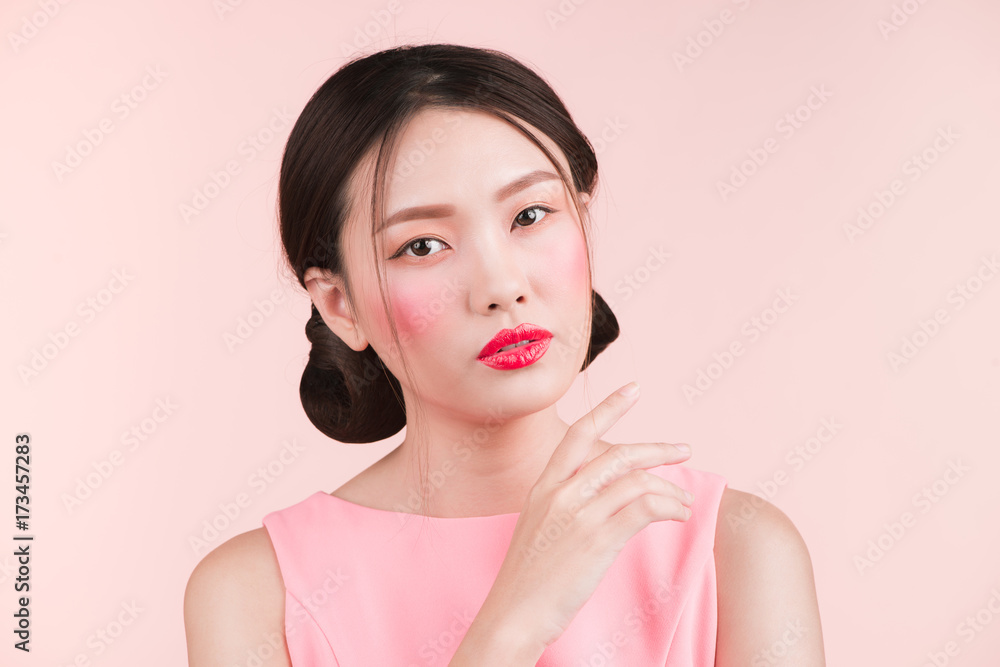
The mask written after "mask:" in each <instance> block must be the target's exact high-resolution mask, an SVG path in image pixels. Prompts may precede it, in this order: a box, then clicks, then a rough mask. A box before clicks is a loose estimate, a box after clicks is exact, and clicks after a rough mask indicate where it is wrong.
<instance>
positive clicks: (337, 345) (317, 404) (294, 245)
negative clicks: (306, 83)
mask: <svg viewBox="0 0 1000 667" xmlns="http://www.w3.org/2000/svg"><path fill="white" fill-rule="evenodd" d="M430 107H441V108H451V109H466V110H479V111H484V112H487V113H490V114H493V115H494V116H496V117H498V118H500V119H501V120H504V121H505V122H508V123H510V124H511V125H512V126H514V127H515V128H516V129H518V130H519V131H520V132H521V133H522V134H524V135H525V136H526V137H527V138H528V139H529V140H530V141H531V142H532V143H534V144H535V145H536V146H538V148H539V150H541V151H542V152H543V153H544V154H545V155H546V157H548V159H549V161H550V162H551V163H552V165H553V167H555V169H556V171H557V172H558V173H559V176H560V178H561V179H562V180H563V183H564V184H565V186H566V188H567V189H568V190H569V192H571V193H573V194H574V195H576V196H575V197H574V206H575V207H576V210H577V212H578V214H579V218H580V221H581V224H582V226H583V230H584V239H585V240H587V239H588V235H587V227H588V224H589V223H588V218H587V216H586V215H585V213H586V209H585V208H584V207H582V206H581V203H580V201H579V199H578V197H579V195H578V193H588V194H590V195H593V193H594V190H595V189H596V187H597V157H596V155H595V154H594V149H593V146H592V145H591V144H590V142H589V141H588V140H587V138H586V136H584V134H583V133H582V132H581V131H580V130H579V128H577V126H576V124H575V123H574V122H573V119H572V118H571V116H570V114H569V112H568V111H567V110H566V108H565V106H564V105H563V103H562V101H561V100H560V99H559V97H558V96H557V95H556V93H555V92H554V91H553V90H552V88H551V87H550V86H549V85H548V84H547V83H546V82H545V81H544V80H543V79H542V78H541V77H540V76H539V75H538V74H536V73H535V72H533V71H532V70H531V69H529V68H528V67H526V66H525V65H523V64H521V63H520V62H518V61H517V60H515V59H514V58H512V57H511V56H509V55H507V54H504V53H502V52H499V51H495V50H490V49H481V48H473V47H468V46H460V45H456V44H425V45H406V46H400V47H396V48H392V49H388V50H385V51H380V52H378V53H374V54H371V55H368V56H359V57H358V58H355V59H354V60H352V61H350V62H348V63H347V64H346V65H344V66H343V67H342V68H340V69H339V70H338V71H337V72H336V73H334V74H333V75H332V76H331V77H330V78H329V79H327V80H326V82H325V83H323V85H322V86H320V88H319V89H318V90H317V91H316V92H315V93H314V94H313V96H312V98H310V100H309V102H308V103H307V104H306V105H305V108H304V109H303V110H302V113H301V115H300V116H299V118H298V120H297V121H296V123H295V126H294V127H293V128H292V131H291V134H290V135H289V137H288V143H287V145H286V146H285V151H284V155H283V156H282V161H281V173H280V178H279V183H278V219H279V226H280V233H281V241H282V245H283V247H284V256H285V259H286V260H287V262H288V265H289V266H290V267H291V269H292V270H293V271H294V272H295V275H296V277H297V278H298V281H299V284H300V285H302V286H303V287H305V281H304V276H305V272H306V270H307V269H308V268H310V267H313V266H316V267H320V268H323V269H327V270H329V271H331V272H333V273H335V274H338V275H340V276H341V277H342V278H343V280H344V281H345V292H346V293H347V300H348V304H349V306H350V308H351V310H352V313H353V304H354V299H353V297H352V291H351V287H350V285H349V284H348V283H347V272H346V267H345V263H344V256H343V248H342V245H341V242H342V233H343V229H344V227H345V223H346V220H347V219H348V216H349V215H350V209H351V203H352V201H351V197H352V191H351V184H352V179H354V178H357V174H358V170H357V169H358V165H359V163H361V162H362V160H363V159H364V158H365V157H366V156H367V155H369V154H375V155H376V156H377V159H376V162H375V175H374V187H373V191H372V193H373V194H372V200H371V218H370V220H371V221H373V225H372V252H373V257H374V263H375V266H376V267H379V270H378V273H379V276H380V278H379V289H380V291H381V294H382V302H383V306H384V307H385V312H386V317H387V319H388V320H389V321H390V323H391V324H392V332H393V336H394V337H395V341H396V344H397V346H398V345H399V336H398V332H397V330H396V326H395V323H394V322H392V318H391V316H389V308H388V302H387V300H386V296H385V291H384V289H383V287H382V285H383V282H382V279H381V266H382V265H381V263H380V261H379V257H378V255H377V254H376V244H375V240H376V236H375V227H376V226H377V225H376V224H375V221H378V220H380V219H382V216H383V215H384V213H383V211H382V210H381V203H382V202H383V201H384V192H385V172H386V169H387V165H388V164H389V163H390V161H391V158H392V155H393V153H394V150H395V148H396V145H397V143H398V140H399V136H400V134H401V133H402V130H403V129H404V128H405V126H406V124H407V123H408V121H409V120H410V119H412V118H413V117H414V116H415V115H416V114H417V113H418V112H419V111H421V110H423V109H426V108H430ZM518 121H522V122H524V123H527V124H529V125H531V126H533V127H534V128H537V129H538V130H539V131H540V132H542V133H543V134H544V135H546V136H547V137H548V138H549V139H551V140H552V141H553V142H554V143H555V144H556V145H557V146H558V147H559V149H560V150H561V151H562V153H563V154H564V155H565V157H566V160H567V162H568V164H569V169H570V173H569V174H568V175H567V174H565V173H564V170H563V169H562V167H561V166H560V165H559V163H558V161H557V160H556V158H555V157H554V156H553V155H552V154H551V153H550V152H549V150H548V149H546V147H545V146H544V145H543V144H542V143H541V142H540V141H538V139H537V138H536V137H535V136H534V135H532V134H531V132H530V131H529V130H527V129H526V128H524V127H522V126H521V124H520V123H519V122H518ZM570 179H571V181H570ZM587 249H588V266H589V267H592V265H593V262H592V260H591V257H590V255H591V253H592V250H591V248H590V243H589V241H587ZM589 273H591V271H588V274H589ZM589 281H590V278H588V286H590V284H591V283H590V282H589ZM591 295H592V299H591V304H590V315H591V317H590V326H589V331H587V332H586V334H585V335H586V336H588V337H589V345H588V349H587V354H586V356H585V359H584V362H583V366H582V367H581V369H580V370H581V371H583V370H584V369H586V368H587V366H589V365H590V362H591V361H593V359H594V358H595V357H596V356H597V355H598V354H600V353H601V352H602V351H603V350H604V349H605V348H606V347H607V346H608V345H609V344H610V343H611V342H612V341H614V340H615V339H616V338H617V337H618V332H619V328H618V321H617V319H616V318H615V316H614V313H612V312H611V309H610V308H609V307H608V305H607V303H606V302H605V301H604V299H602V298H601V296H600V295H598V294H597V292H595V291H594V290H593V289H592V288H591ZM306 337H307V338H308V339H309V342H310V343H312V350H311V352H310V354H309V362H308V364H307V365H306V367H305V370H304V371H303V374H302V382H301V385H300V396H301V399H302V406H303V408H305V412H306V414H307V415H308V417H309V420H310V421H312V423H313V424H314V425H315V426H316V428H318V429H319V430H320V431H322V432H323V433H325V434H326V435H328V436H329V437H331V438H333V439H335V440H338V441H340V442H375V441H377V440H382V439H385V438H388V437H390V436H392V435H394V434H396V433H398V432H399V430H400V429H401V428H402V427H403V426H405V425H406V411H405V406H404V403H403V396H402V392H401V390H400V384H399V381H398V380H397V379H396V378H395V377H394V376H393V375H392V373H391V372H390V371H389V370H388V368H386V366H385V365H384V364H383V363H382V360H381V359H380V358H379V356H378V355H377V354H376V353H375V351H374V350H373V349H372V347H371V346H370V345H369V346H368V347H367V348H365V350H364V351H362V352H355V351H354V350H352V349H351V348H350V347H348V345H347V344H346V343H344V342H343V341H342V340H341V339H340V338H339V337H338V336H337V335H336V334H334V333H333V332H332V331H331V330H330V329H329V328H328V327H327V326H326V324H325V322H324V321H323V319H322V317H321V315H320V313H319V311H318V310H317V308H316V306H315V305H313V307H312V317H311V318H310V320H309V321H308V323H306ZM400 349H401V348H400ZM403 366H404V369H406V373H407V377H408V378H410V379H411V380H412V378H411V377H410V373H409V370H408V367H407V366H406V364H405V363H404V364H403ZM410 386H415V383H411V384H410ZM415 407H416V406H415Z"/></svg>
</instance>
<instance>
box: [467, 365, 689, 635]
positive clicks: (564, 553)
mask: <svg viewBox="0 0 1000 667" xmlns="http://www.w3.org/2000/svg"><path fill="white" fill-rule="evenodd" d="M628 386H630V385H626V387H623V388H622V389H626V388H627V387H628ZM622 389H620V390H619V391H617V392H615V393H614V394H612V395H610V396H608V397H607V398H606V399H605V400H604V401H603V402H601V403H600V404H599V405H597V406H596V407H595V408H594V409H593V410H591V411H590V412H589V413H587V414H586V415H584V416H583V417H581V418H580V419H579V420H577V421H576V422H575V423H574V424H573V425H572V426H570V428H569V430H568V431H567V433H566V437H565V438H563V440H562V442H560V443H559V445H558V446H557V447H556V449H555V451H553V453H552V456H551V457H550V459H549V462H548V464H547V465H546V467H545V469H544V470H543V471H542V474H541V475H540V476H539V478H538V481H537V482H536V483H535V485H534V486H533V487H532V488H531V490H530V491H529V492H528V497H527V500H526V501H525V504H524V507H523V508H522V510H521V515H520V517H519V519H518V521H517V524H516V526H515V527H514V533H513V535H512V537H511V542H510V546H509V547H508V549H507V555H506V557H505V558H504V561H503V564H502V565H501V566H500V571H499V572H498V573H497V578H496V581H495V582H494V584H493V588H492V589H491V590H490V593H489V595H488V596H487V599H486V601H485V602H484V605H483V606H484V607H485V606H486V605H487V604H488V605H491V607H490V609H491V613H493V614H495V615H497V616H499V617H503V618H506V619H510V621H511V623H513V624H515V625H517V626H518V627H520V628H521V629H522V630H523V631H524V632H525V633H529V634H528V635H527V636H529V637H531V638H532V640H533V641H537V642H538V644H537V646H538V647H539V648H540V649H542V650H544V647H546V646H548V645H549V644H551V643H552V642H554V641H555V640H556V639H557V638H558V637H559V636H560V635H561V634H562V633H563V632H564V631H565V630H566V628H567V627H568V626H569V624H570V621H572V620H573V618H574V617H575V616H576V614H577V613H578V612H579V611H580V608H581V607H583V604H584V603H585V602H586V601H587V600H588V599H590V597H591V595H593V593H594V590H595V589H596V588H597V585H598V583H600V581H601V580H602V579H603V578H604V575H605V573H606V572H607V570H608V568H609V567H610V566H611V564H612V563H613V562H614V560H615V558H617V557H618V554H619V553H620V552H621V550H622V548H623V547H624V546H625V543H626V542H627V541H628V540H629V539H630V538H631V537H632V536H633V535H635V534H636V533H638V532H639V531H640V530H642V529H643V528H644V527H645V526H647V525H649V523H650V522H651V521H664V520H679V521H686V520H687V519H688V517H690V516H691V510H690V509H688V506H689V505H690V503H691V497H690V496H689V495H686V494H687V492H686V491H684V490H682V489H681V488H679V487H678V486H677V485H676V484H673V483H671V482H668V481H667V480H665V479H663V478H662V477H659V476H657V475H654V474H653V473H650V472H647V471H646V470H644V469H645V468H655V467H657V466H660V465H664V464H668V463H679V462H681V461H684V460H686V459H687V458H688V457H689V456H690V455H691V453H690V450H689V449H685V448H684V446H683V445H681V446H678V445H674V444H670V443H633V444H620V445H613V446H611V447H609V448H608V449H607V451H605V452H604V453H602V454H601V455H599V456H597V457H595V458H594V459H593V460H592V461H589V462H587V463H586V465H583V464H584V461H585V460H586V457H587V455H588V454H589V453H590V452H591V451H592V449H593V447H594V445H595V443H596V442H597V441H598V440H599V439H600V437H601V436H602V435H603V434H604V433H605V432H606V431H607V430H608V429H609V428H611V426H612V425H614V424H615V423H616V422H617V421H618V419H620V418H621V416H622V415H624V414H625V412H626V411H627V410H628V409H629V408H631V407H632V406H633V405H634V404H635V402H636V401H637V399H638V391H636V394H635V395H634V396H631V397H629V396H626V395H624V394H622V393H621V391H622Z"/></svg>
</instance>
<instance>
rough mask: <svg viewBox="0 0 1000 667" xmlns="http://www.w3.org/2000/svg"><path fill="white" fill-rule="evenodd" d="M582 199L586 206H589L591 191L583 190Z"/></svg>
mask: <svg viewBox="0 0 1000 667" xmlns="http://www.w3.org/2000/svg"><path fill="white" fill-rule="evenodd" d="M580 201H581V202H583V205H584V206H589V205H590V193H589V192H581V193H580Z"/></svg>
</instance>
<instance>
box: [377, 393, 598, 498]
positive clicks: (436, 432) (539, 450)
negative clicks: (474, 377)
mask: <svg viewBox="0 0 1000 667" xmlns="http://www.w3.org/2000/svg"><path fill="white" fill-rule="evenodd" d="M425 413H426V414H425V415H424V417H425V419H424V421H423V422H422V423H420V424H415V423H414V422H413V421H412V420H408V421H407V424H408V426H407V429H406V437H405V439H404V440H403V442H402V443H401V444H400V445H399V447H397V448H396V449H394V450H393V451H392V452H390V453H389V454H388V455H387V456H386V457H385V458H383V459H382V460H381V461H380V463H382V464H385V467H384V469H383V473H384V474H385V477H383V479H384V480H386V486H384V488H385V490H386V492H387V493H391V495H392V497H393V499H394V504H395V506H396V507H395V509H396V510H397V511H403V512H413V513H417V514H425V515H428V516H440V517H471V516H492V515H496V514H511V513H517V512H520V511H521V508H522V507H523V505H524V501H525V499H526V498H527V495H528V492H529V491H530V489H531V487H532V486H533V485H534V484H535V482H536V481H537V480H538V476H539V475H541V473H542V470H543V469H544V468H545V466H546V465H547V464H548V462H549V459H550V458H551V456H552V452H553V451H555V448H556V447H557V446H558V445H559V443H560V442H561V441H562V439H563V437H564V436H565V435H566V431H567V429H568V428H569V425H568V424H566V423H565V422H564V421H563V420H562V419H560V418H559V416H558V414H557V413H556V407H555V405H551V406H549V407H548V408H546V409H544V410H541V411H539V412H534V413H531V414H527V415H524V416H519V417H516V418H507V417H505V416H504V415H503V414H500V413H496V412H493V413H492V414H490V415H489V416H488V417H486V418H485V419H484V418H479V419H473V420H456V419H455V417H454V415H453V414H449V415H448V418H447V419H445V418H443V416H442V415H441V414H440V413H439V412H438V411H436V410H435V409H434V407H433V406H428V407H427V409H426V410H425ZM411 425H412V427H411ZM604 444H607V443H604ZM424 461H426V463H424ZM421 480H423V487H422V486H421ZM390 485H391V486H390ZM424 498H426V500H424Z"/></svg>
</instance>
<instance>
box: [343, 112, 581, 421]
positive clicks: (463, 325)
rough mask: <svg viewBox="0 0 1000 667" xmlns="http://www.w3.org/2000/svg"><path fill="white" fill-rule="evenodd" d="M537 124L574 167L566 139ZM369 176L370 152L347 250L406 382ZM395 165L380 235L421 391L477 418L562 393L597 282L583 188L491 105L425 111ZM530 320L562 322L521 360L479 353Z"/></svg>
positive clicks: (370, 330) (361, 303)
mask: <svg viewBox="0 0 1000 667" xmlns="http://www.w3.org/2000/svg"><path fill="white" fill-rule="evenodd" d="M529 130H530V131H531V132H532V133H533V134H534V135H535V136H536V137H538V138H539V140H540V141H542V142H543V144H544V145H545V146H546V147H547V148H548V149H549V150H550V151H551V153H552V154H553V155H555V156H557V158H558V159H559V161H560V163H561V166H562V168H563V169H564V170H565V172H566V173H569V165H568V163H567V162H566V160H565V157H564V156H563V155H562V152H561V151H560V150H559V148H558V147H557V146H556V145H555V144H554V143H553V142H552V141H551V140H550V139H548V138H547V137H545V136H544V135H543V134H542V133H541V132H539V131H538V130H536V129H534V128H529ZM537 172H545V174H542V175H538V174H537ZM546 174H548V175H546ZM371 175H372V172H371V160H370V159H369V161H368V163H367V164H365V166H364V168H362V169H359V170H358V174H357V177H356V178H355V179H354V181H353V184H354V191H353V192H352V199H353V204H352V213H351V216H350V218H351V219H350V221H349V223H348V227H347V230H346V232H345V237H346V242H345V247H344V252H345V255H346V257H345V260H346V262H347V271H348V275H349V277H350V280H351V287H352V288H353V290H354V294H353V296H354V297H355V302H354V307H355V311H356V312H357V316H358V320H359V322H358V323H359V326H360V328H361V330H362V331H363V333H364V336H365V338H366V339H367V341H368V343H369V344H370V345H371V346H372V347H373V348H374V349H375V351H376V352H377V353H378V354H379V356H380V357H381V358H382V360H383V361H384V362H385V363H386V365H387V366H388V367H389V370H390V371H392V373H393V374H394V375H395V376H396V378H398V379H399V381H400V383H401V384H402V385H403V389H404V392H408V391H409V390H410V387H409V386H408V384H407V382H408V381H407V378H406V375H405V374H404V373H403V369H402V365H401V363H400V358H399V354H398V350H396V349H395V345H394V341H393V338H392V333H391V330H390V328H389V323H388V321H387V320H386V318H385V313H384V310H383V306H382V302H381V299H380V296H379V291H378V284H377V282H376V274H375V270H376V269H375V265H374V264H373V259H372V254H371V241H370V230H371V221H370V213H369V211H370V202H371V182H372V180H371ZM529 175H533V176H532V177H531V178H530V179H525V177H526V176H529ZM386 176H387V179H388V180H387V189H386V201H385V209H384V210H385V214H386V217H385V221H387V222H388V224H387V225H386V226H384V228H382V229H380V230H378V231H377V232H376V234H377V238H376V244H377V245H376V247H377V252H378V255H379V257H380V260H381V261H382V262H383V265H384V272H385V273H384V275H385V283H386V296H387V299H388V301H389V306H390V313H391V317H392V318H393V320H394V321H395V323H396V327H397V330H398V333H399V337H400V343H401V345H402V349H403V353H404V354H405V356H406V361H407V364H408V366H409V367H410V370H411V372H412V373H413V374H414V377H415V379H416V382H417V384H418V389H419V390H420V397H421V400H422V401H424V402H425V403H429V404H430V405H432V406H433V405H437V406H439V407H442V408H446V409H448V410H449V411H454V412H457V413H464V414H465V415H466V416H469V417H471V416H481V415H482V414H483V413H484V412H486V411H489V410H490V409H493V410H500V409H501V408H502V412H503V414H504V415H505V416H506V417H514V416H517V415H518V414H527V413H530V412H535V411H537V410H539V409H541V408H543V407H546V406H547V405H551V404H552V403H554V402H555V401H556V400H558V398H559V397H561V396H562V395H563V394H564V393H565V391H566V390H567V389H568V388H569V386H570V385H571V384H572V383H573V381H574V379H575V378H576V375H577V374H578V373H579V370H580V367H581V366H582V364H583V359H584V355H585V353H586V347H587V340H588V338H587V334H588V329H587V325H588V317H587V313H588V311H587V309H588V305H589V300H590V291H589V288H588V283H587V279H588V264H587V248H586V244H585V242H584V237H583V232H582V230H581V227H580V221H579V219H578V216H577V213H576V210H575V208H574V207H573V202H572V194H571V193H570V192H569V191H567V190H566V188H565V187H564V185H563V183H562V181H561V180H560V179H559V178H558V175H557V174H556V172H555V170H554V169H553V167H552V165H551V164H550V163H549V161H548V159H547V158H546V157H545V155H544V154H543V153H542V152H541V151H540V150H538V148H537V147H536V146H535V145H534V144H533V143H531V142H530V141H529V140H528V139H527V138H526V137H524V136H523V135H522V134H521V133H520V132H518V131H517V130H516V129H515V128H513V127H511V126H510V125H508V124H507V123H505V122H504V121H502V120H500V119H498V118H496V117H494V116H492V115H490V114H487V113H484V112H478V111H459V110H445V109H426V110H424V111H423V112H421V113H420V114H419V115H417V116H416V117H415V118H414V119H413V120H412V122H411V123H410V124H409V125H408V127H407V128H406V129H405V131H404V132H403V134H402V136H401V141H400V144H399V146H398V149H397V152H396V156H395V158H394V162H393V163H392V164H390V165H389V170H388V172H387V174H386ZM522 179H524V180H522ZM511 184H519V185H518V186H517V187H509V186H511ZM583 201H586V197H584V199H583ZM414 208H416V209H418V210H412V209H414ZM404 209H406V211H404ZM401 212H402V214H401ZM400 214H401V215H400ZM523 323H530V324H533V325H536V326H538V327H541V328H543V329H546V330H548V331H549V332H551V334H552V340H551V341H550V344H549V347H548V349H547V351H546V352H545V354H544V355H543V356H542V357H541V358H539V359H538V360H537V361H535V362H534V363H532V364H530V365H528V366H524V367H522V368H517V369H514V370H498V369H496V368H492V367H490V366H487V365H486V364H484V363H483V362H481V361H479V359H478V357H479V355H480V352H481V351H482V349H483V347H484V346H485V345H486V344H487V342H489V341H490V339H492V338H493V337H494V336H495V335H496V334H497V333H498V332H499V331H500V330H501V329H505V328H506V329H513V328H515V327H517V326H518V325H521V324H523ZM408 404H409V402H408Z"/></svg>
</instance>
